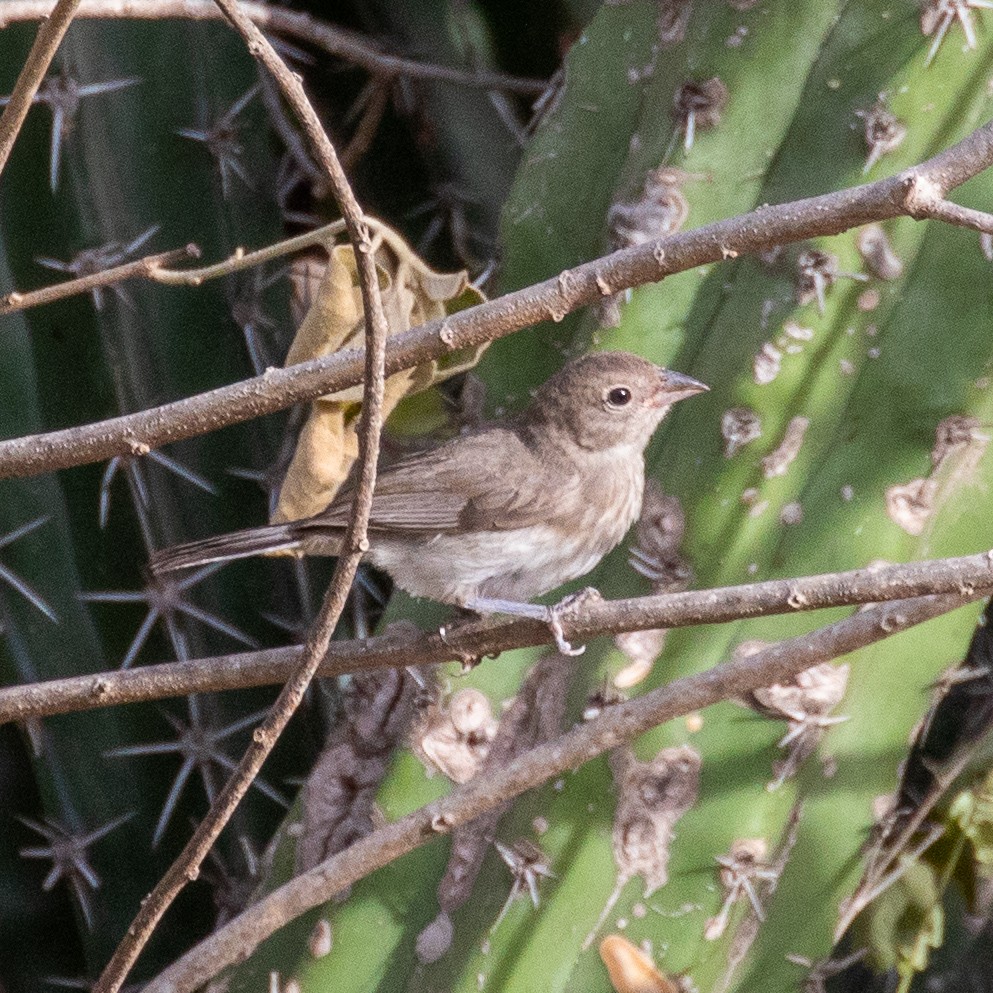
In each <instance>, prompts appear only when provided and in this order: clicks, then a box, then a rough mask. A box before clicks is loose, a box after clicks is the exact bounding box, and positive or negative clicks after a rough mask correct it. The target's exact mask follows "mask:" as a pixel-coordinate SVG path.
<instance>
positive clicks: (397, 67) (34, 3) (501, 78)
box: [0, 0, 548, 97]
mask: <svg viewBox="0 0 993 993" xmlns="http://www.w3.org/2000/svg"><path fill="white" fill-rule="evenodd" d="M53 7H54V4H53V2H52V0H4V2H3V3H0V28H4V27H6V26H7V25H8V24H14V23H16V22H19V21H40V20H43V19H44V18H46V17H49V16H50V15H51V14H52V10H53ZM242 8H243V10H244V11H245V13H246V14H247V15H248V17H250V18H251V19H252V21H253V22H254V23H255V24H257V25H258V26H259V27H260V28H263V29H264V30H266V31H271V32H273V33H274V34H278V35H282V36H284V37H287V38H294V39H296V40H297V41H302V42H304V43H305V44H308V45H313V46H314V48H317V49H320V50H321V51H324V52H327V54H328V55H333V56H335V57H336V58H339V59H343V60H344V61H346V62H350V63H352V64H353V65H357V66H360V67H361V68H363V69H365V70H366V71H367V72H369V73H371V74H372V75H374V76H382V77H390V76H405V77H407V78H408V79H423V80H433V81H435V82H439V83H452V84H453V85H455V86H466V87H472V88H474V89H482V90H497V91H500V92H504V93H518V94H520V95H521V96H532V97H536V96H540V95H541V94H542V93H543V92H544V91H545V89H546V88H547V86H548V84H547V83H546V82H545V81H544V80H541V79H522V78H521V77H520V76H511V75H508V74H506V73H502V72H485V71H478V70H466V69H456V68H454V67H452V66H439V65H429V64H427V63H424V62H418V61H416V60H415V59H406V58H403V57H402V56H399V55H392V54H391V53H389V52H386V51H384V50H383V49H382V48H379V47H378V46H376V45H375V44H373V43H372V42H370V41H369V40H368V39H367V38H363V37H362V36H361V35H359V34H356V33H355V32H353V31H346V30H345V29H344V28H340V27H337V26H334V25H331V24H326V23H324V22H323V21H318V20H316V19H315V18H313V17H311V16H310V15H309V14H302V13H299V12H297V11H293V10H287V9H286V8H281V7H275V6H269V5H268V4H263V3H244V4H242ZM76 16H77V17H81V18H91V19H94V20H118V19H123V20H150V21H161V20H166V19H169V18H176V19H181V20H186V21H217V20H223V18H224V15H223V14H222V13H221V12H220V11H219V10H218V9H217V7H215V6H214V4H213V3H212V2H211V0H83V2H82V3H81V4H80V5H79V9H78V11H77V15H76Z"/></svg>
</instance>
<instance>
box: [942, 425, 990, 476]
mask: <svg viewBox="0 0 993 993" xmlns="http://www.w3.org/2000/svg"><path fill="white" fill-rule="evenodd" d="M989 440H990V438H989V435H988V434H985V433H984V432H983V431H982V430H981V425H980V423H979V420H978V419H977V418H975V417H970V416H967V415H964V414H952V415H951V416H950V417H946V418H944V420H941V421H939V422H938V426H937V427H936V428H935V430H934V447H933V448H932V449H931V467H932V471H933V472H937V471H938V470H939V469H940V468H941V467H942V466H943V465H944V464H945V462H946V460H948V459H949V458H952V457H955V456H957V455H960V454H964V452H963V449H965V448H966V447H967V446H969V445H973V444H974V443H976V442H980V443H981V444H982V446H983V447H985V444H986V443H987V442H988V441H989Z"/></svg>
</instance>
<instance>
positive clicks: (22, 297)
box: [0, 243, 200, 315]
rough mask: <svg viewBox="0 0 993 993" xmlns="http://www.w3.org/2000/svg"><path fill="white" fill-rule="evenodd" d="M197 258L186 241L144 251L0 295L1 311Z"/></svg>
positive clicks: (143, 276)
mask: <svg viewBox="0 0 993 993" xmlns="http://www.w3.org/2000/svg"><path fill="white" fill-rule="evenodd" d="M198 258H200V249H199V248H198V247H197V246H196V245H194V244H192V243H191V244H189V245H187V246H186V247H185V248H174V249H173V250H172V251H169V252H159V253H158V254H156V255H146V256H145V257H144V258H141V259H134V260H133V261H131V262H125V263H124V264H123V265H115V266H111V267H110V268H109V269H103V270H101V271H100V272H92V273H90V274H89V275H87V276H80V277H79V278H78V279H67V280H66V281H65V282H62V283H54V284H53V285H51V286H44V287H42V288H41V289H40V290H30V291H28V292H26V293H18V292H17V291H16V290H15V291H14V292H13V293H8V294H7V295H6V296H3V297H0V315H2V314H12V313H14V311H17V310H27V309H28V308H29V307H39V306H41V305H42V304H46V303H54V301H56V300H64V299H65V298H66V297H71V296H76V295H77V294H79V293H89V292H90V290H95V289H97V288H98V287H99V288H102V287H104V286H113V285H116V284H118V283H123V282H124V281H125V280H126V279H153V278H154V276H155V272H156V270H157V269H161V268H163V267H164V266H170V265H175V264H176V263H177V262H183V261H184V260H186V259H198Z"/></svg>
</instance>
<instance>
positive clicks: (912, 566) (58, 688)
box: [0, 552, 993, 724]
mask: <svg viewBox="0 0 993 993" xmlns="http://www.w3.org/2000/svg"><path fill="white" fill-rule="evenodd" d="M991 587H993V552H982V553H980V554H977V555H966V556H961V557H958V558H947V559H934V560H931V561H925V562H911V563H907V564H902V565H887V566H872V567H870V568H868V569H853V570H849V571H847V572H834V573H825V574H823V575H820V576H806V577H802V578H798V579H773V580H768V581H766V582H760V583H748V584H745V585H742V586H729V587H724V588H722V589H716V590H690V591H687V592H683V593H664V594H659V595H657V596H645V597H636V598H631V599H628V600H611V601H601V602H587V603H584V604H583V605H582V609H581V611H580V613H579V614H578V615H577V616H573V617H570V616H565V617H563V630H564V631H565V635H566V637H567V638H569V639H578V640H580V641H582V640H586V639H589V638H594V637H597V636H599V635H604V634H616V633H618V632H621V631H639V630H647V629H652V628H676V627H689V626H691V625H697V624H720V623H723V622H726V621H734V620H741V619H743V618H749V617H767V616H769V615H771V614H786V613H796V612H799V611H807V610H821V609H824V608H827V607H841V606H848V605H852V604H859V603H869V602H875V601H883V600H895V599H903V598H906V597H916V596H920V595H923V594H925V593H929V594H930V593H953V594H958V595H960V596H962V597H972V596H974V595H975V594H976V592H977V591H982V590H988V589H990V588H991ZM550 639H551V635H550V633H549V630H548V626H547V625H546V624H543V623H540V622H538V621H527V620H517V621H511V622H503V623H494V622H493V621H476V622H472V623H467V624H464V625H460V626H458V627H456V628H452V629H449V630H448V631H446V632H445V636H444V637H442V636H441V635H440V634H439V633H426V632H423V631H419V630H418V629H417V628H415V627H414V626H413V625H412V624H409V623H406V624H399V625H394V626H393V628H392V629H391V630H388V631H387V632H386V633H385V634H383V635H380V636H378V637H375V638H364V639H359V640H356V641H337V642H332V643H331V645H330V646H329V648H328V650H327V652H326V653H325V655H324V657H323V661H322V662H321V666H320V668H319V669H318V674H319V675H321V676H325V677H326V676H338V675H342V674H344V673H355V672H362V671H366V670H370V669H400V668H403V667H405V666H411V665H429V664H432V663H437V662H447V661H449V660H451V659H453V658H454V659H468V658H482V657H485V656H487V655H496V654H499V653H500V652H506V651H510V650H511V649H515V648H526V647H531V646H534V645H544V644H548V643H549V641H550ZM301 651H302V649H301V648H300V647H290V648H272V649H268V650H265V651H260V652H243V653H241V654H238V655H225V656H220V657H218V658H210V659H196V660H194V661H190V662H169V663H165V664H163V665H156V666H145V667H143V668H140V669H126V670H123V671H120V672H104V673H98V674H96V675H93V676H74V677H71V678H67V679H53V680H50V681H48V682H45V683H32V684H31V685H28V686H10V687H6V688H4V689H0V724H4V723H6V722H8V721H25V720H28V719H30V718H38V717H49V716H51V715H52V714H66V713H71V712H74V711H78V710H91V709H94V708H97V707H112V706H117V705H120V704H128V703H137V702H139V701H144V700H160V699H163V698H166V697H174V696H185V695H186V694H189V693H212V692H218V691H222V690H233V689H243V688H245V687H247V686H265V685H268V684H270V683H281V682H283V681H284V680H285V679H287V678H288V677H289V675H290V674H291V673H292V671H293V668H294V666H295V665H297V664H298V662H299V659H300V655H301Z"/></svg>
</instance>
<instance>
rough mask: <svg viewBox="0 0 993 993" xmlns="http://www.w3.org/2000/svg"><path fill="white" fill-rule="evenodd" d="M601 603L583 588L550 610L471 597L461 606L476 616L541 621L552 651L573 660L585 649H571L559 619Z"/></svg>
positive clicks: (581, 647)
mask: <svg viewBox="0 0 993 993" xmlns="http://www.w3.org/2000/svg"><path fill="white" fill-rule="evenodd" d="M594 598H595V599H597V600H599V599H601V597H600V594H599V593H598V592H597V591H596V590H594V589H592V587H587V588H586V589H584V590H580V591H579V592H578V593H573V594H571V595H570V596H567V597H565V598H564V599H562V600H560V601H559V602H558V603H557V604H555V605H554V606H552V607H546V606H544V605H543V604H539V603H518V602H517V601H516V600H494V599H490V598H489V597H473V598H472V599H471V600H467V601H466V602H465V603H464V604H463V606H464V607H466V608H467V609H468V610H472V611H474V612H475V613H477V614H508V615H509V616H511V617H529V618H531V619H532V620H536V621H544V622H545V623H546V624H547V625H548V627H549V629H550V630H551V632H552V637H554V638H555V647H556V648H557V649H558V650H559V653H560V654H562V655H567V656H570V657H575V656H577V655H582V654H583V652H585V651H586V646H585V645H580V646H578V647H575V646H573V645H571V644H570V643H569V641H568V640H567V639H566V637H565V631H564V630H563V628H562V618H563V615H568V614H571V613H573V612H574V611H575V610H576V608H577V607H578V606H580V605H581V604H585V603H589V602H590V601H591V600H592V599H594Z"/></svg>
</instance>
